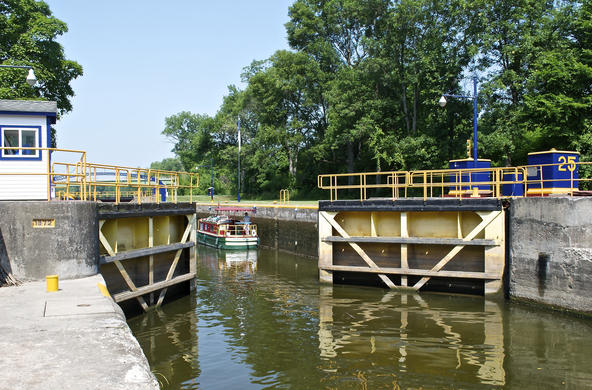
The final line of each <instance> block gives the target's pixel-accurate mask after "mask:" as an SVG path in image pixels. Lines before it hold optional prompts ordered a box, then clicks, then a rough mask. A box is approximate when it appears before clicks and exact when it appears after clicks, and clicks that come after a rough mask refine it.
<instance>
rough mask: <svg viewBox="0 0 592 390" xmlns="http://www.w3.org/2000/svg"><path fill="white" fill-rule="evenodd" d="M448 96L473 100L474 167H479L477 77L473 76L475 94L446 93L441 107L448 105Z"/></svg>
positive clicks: (440, 101) (441, 99)
mask: <svg viewBox="0 0 592 390" xmlns="http://www.w3.org/2000/svg"><path fill="white" fill-rule="evenodd" d="M446 97H453V98H460V99H470V100H473V168H477V77H473V96H465V95H451V94H448V93H445V94H443V95H442V97H441V98H440V100H439V101H438V104H439V105H440V107H444V106H445V105H446Z"/></svg>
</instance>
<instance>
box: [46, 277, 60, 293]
mask: <svg viewBox="0 0 592 390" xmlns="http://www.w3.org/2000/svg"><path fill="white" fill-rule="evenodd" d="M45 281H46V283H47V292H54V291H58V275H47V276H46V277H45Z"/></svg>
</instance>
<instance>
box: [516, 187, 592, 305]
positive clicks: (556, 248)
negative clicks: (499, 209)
mask: <svg viewBox="0 0 592 390" xmlns="http://www.w3.org/2000/svg"><path fill="white" fill-rule="evenodd" d="M510 209H511V210H510V220H509V234H510V237H509V240H508V245H509V248H508V249H509V251H508V252H509V264H508V265H509V295H510V297H511V298H517V299H521V300H527V301H532V302H536V303H542V304H547V305H551V306H555V307H557V308H562V309H568V310H573V311H577V312H581V313H587V314H590V313H592V299H590V297H592V198H573V197H561V198H551V197H547V198H518V199H514V200H512V203H511V206H510Z"/></svg>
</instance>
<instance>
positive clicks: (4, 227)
mask: <svg viewBox="0 0 592 390" xmlns="http://www.w3.org/2000/svg"><path fill="white" fill-rule="evenodd" d="M96 215H97V209H96V203H94V202H80V201H72V202H35V201H29V202H27V201H21V202H18V201H14V202H0V263H1V264H2V267H3V268H4V269H5V270H6V271H8V272H9V273H12V275H13V276H14V277H16V278H17V279H19V280H21V281H30V280H41V279H45V276H46V275H51V274H58V275H59V277H60V278H61V279H73V278H80V277H85V276H90V275H95V274H96V273H97V272H98V259H99V242H98V240H97V235H98V224H97V217H96Z"/></svg>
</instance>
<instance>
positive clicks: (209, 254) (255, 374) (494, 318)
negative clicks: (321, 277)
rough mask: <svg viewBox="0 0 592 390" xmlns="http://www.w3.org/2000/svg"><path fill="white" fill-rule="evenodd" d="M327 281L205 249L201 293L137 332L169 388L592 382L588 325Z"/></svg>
mask: <svg viewBox="0 0 592 390" xmlns="http://www.w3.org/2000/svg"><path fill="white" fill-rule="evenodd" d="M229 255H230V256H229ZM317 278H318V273H317V268H316V263H315V262H314V261H311V260H309V259H304V258H300V257H297V256H291V255H287V254H284V253H278V252H275V251H266V250H259V252H258V253H257V252H253V251H250V252H248V253H247V252H245V253H242V254H239V253H238V252H233V253H230V252H223V251H217V250H215V249H210V248H202V247H200V248H199V267H198V282H197V283H198V288H197V290H196V292H195V293H194V294H192V295H190V296H188V297H185V298H182V299H180V300H178V301H175V302H172V303H171V304H169V305H166V306H164V307H163V308H162V309H160V310H154V311H152V312H150V313H148V314H146V315H143V316H141V317H137V318H133V319H131V320H130V321H129V324H130V327H131V328H132V330H133V331H134V334H135V335H136V337H137V338H138V340H139V342H140V344H141V345H142V347H143V348H144V351H145V353H146V355H147V357H148V359H149V361H150V363H151V366H152V368H153V371H154V372H155V373H156V375H157V377H158V378H159V379H160V380H161V383H163V388H187V389H189V388H205V389H217V388H224V389H228V388H241V389H242V388H277V387H280V388H294V389H310V388H327V389H347V388H352V389H375V388H388V389H393V388H419V387H422V388H492V387H493V388H502V387H503V388H512V387H522V388H537V387H546V388H549V387H559V388H563V387H570V388H577V387H585V386H587V385H588V384H589V383H590V381H591V380H592V372H591V371H592V370H591V369H590V368H589V366H590V361H591V358H592V355H591V354H592V352H591V351H592V337H591V336H592V327H591V324H590V321H589V320H581V319H576V318H572V317H568V316H563V315H559V314H557V313H551V312H545V311H539V310H536V309H533V308H530V307H524V306H518V305H512V304H508V303H506V302H493V301H488V300H485V299H483V298H481V297H467V296H458V295H457V296H448V295H439V294H414V293H407V292H396V291H388V290H382V289H377V288H363V287H355V286H337V285H336V286H327V285H320V284H319V283H318V282H317ZM198 352H199V353H198ZM164 378H166V379H164Z"/></svg>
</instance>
